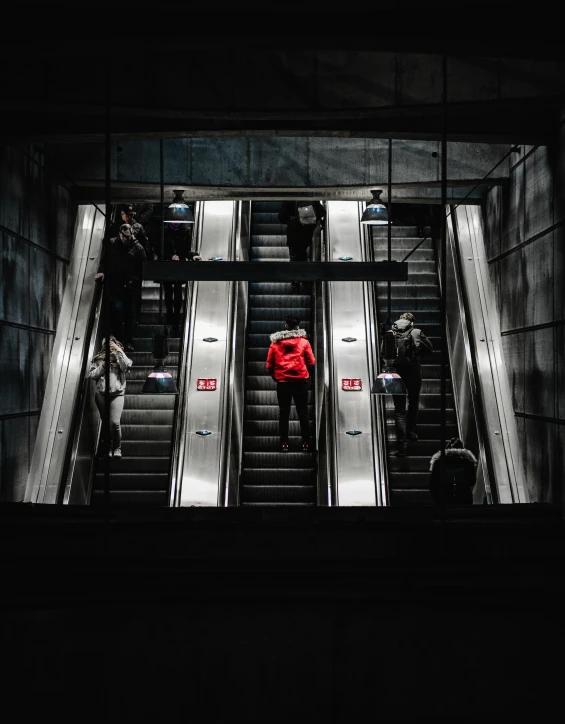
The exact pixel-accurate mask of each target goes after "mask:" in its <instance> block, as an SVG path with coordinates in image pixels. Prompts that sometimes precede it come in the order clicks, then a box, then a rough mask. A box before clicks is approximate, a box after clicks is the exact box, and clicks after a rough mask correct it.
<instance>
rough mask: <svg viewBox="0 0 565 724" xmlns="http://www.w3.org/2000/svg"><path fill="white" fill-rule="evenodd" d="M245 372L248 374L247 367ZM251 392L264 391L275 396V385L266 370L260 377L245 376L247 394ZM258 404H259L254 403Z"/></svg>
mask: <svg viewBox="0 0 565 724" xmlns="http://www.w3.org/2000/svg"><path fill="white" fill-rule="evenodd" d="M264 368H265V365H263V369H264ZM247 371H248V373H249V365H248V368H247ZM251 390H264V391H271V392H274V393H275V394H276V390H277V383H276V382H275V381H274V380H273V379H272V377H271V376H270V375H269V374H267V372H266V370H265V371H264V374H262V375H251V374H248V375H247V394H249V392H250V391H251ZM255 404H260V403H255Z"/></svg>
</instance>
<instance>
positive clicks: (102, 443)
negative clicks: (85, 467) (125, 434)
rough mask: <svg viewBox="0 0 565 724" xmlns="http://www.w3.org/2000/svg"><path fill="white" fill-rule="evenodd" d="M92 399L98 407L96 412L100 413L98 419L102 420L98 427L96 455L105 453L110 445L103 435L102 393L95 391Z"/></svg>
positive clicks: (103, 407) (103, 406)
mask: <svg viewBox="0 0 565 724" xmlns="http://www.w3.org/2000/svg"><path fill="white" fill-rule="evenodd" d="M94 401H95V402H96V407H97V408H98V412H99V413H100V419H101V421H102V427H101V429H100V440H99V441H98V455H106V454H107V453H108V451H109V450H110V447H109V445H108V443H107V441H106V439H105V437H104V409H105V405H104V393H103V392H97V393H96V395H95V396H94ZM110 429H111V425H110Z"/></svg>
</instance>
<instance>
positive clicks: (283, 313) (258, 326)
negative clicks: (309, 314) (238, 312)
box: [247, 308, 310, 335]
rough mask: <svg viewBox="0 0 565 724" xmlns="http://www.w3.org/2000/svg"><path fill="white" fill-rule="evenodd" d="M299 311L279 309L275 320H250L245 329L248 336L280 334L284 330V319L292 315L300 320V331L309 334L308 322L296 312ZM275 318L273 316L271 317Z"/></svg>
mask: <svg viewBox="0 0 565 724" xmlns="http://www.w3.org/2000/svg"><path fill="white" fill-rule="evenodd" d="M299 311H300V310H296V309H292V308H291V309H288V310H286V309H279V310H278V316H276V318H275V319H270V320H259V319H258V320H252V321H250V322H249V323H248V325H247V328H248V331H249V332H250V334H269V335H270V334H274V333H275V332H280V331H282V330H283V329H284V323H285V319H286V318H287V317H288V316H289V314H292V315H294V316H295V317H298V319H300V327H301V328H302V329H305V330H306V333H307V334H309V333H310V322H309V321H307V320H304V317H303V316H302V315H300V314H299V313H298V312H299ZM273 316H275V315H273Z"/></svg>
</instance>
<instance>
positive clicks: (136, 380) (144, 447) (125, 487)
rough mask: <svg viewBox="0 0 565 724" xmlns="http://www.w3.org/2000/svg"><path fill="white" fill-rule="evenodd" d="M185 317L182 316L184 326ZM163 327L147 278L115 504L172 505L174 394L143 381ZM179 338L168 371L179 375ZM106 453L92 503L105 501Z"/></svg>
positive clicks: (116, 461)
mask: <svg viewBox="0 0 565 724" xmlns="http://www.w3.org/2000/svg"><path fill="white" fill-rule="evenodd" d="M183 323H184V319H182V320H181V325H180V326H181V328H182V326H183ZM162 330H163V325H162V324H160V323H159V285H158V284H155V283H153V282H151V281H145V282H144V283H143V288H142V305H141V314H140V319H139V324H138V325H137V327H136V330H135V334H136V336H135V337H134V339H133V346H134V347H135V352H131V353H129V357H130V359H131V360H132V361H133V365H132V367H131V370H130V372H129V375H128V381H127V386H126V394H125V402H124V411H123V413H122V419H121V423H122V454H123V457H121V458H111V459H110V473H111V474H110V504H111V505H120V504H121V505H167V504H168V489H169V466H170V457H171V439H172V434H173V418H174V413H175V402H176V395H175V394H158V395H150V394H142V388H143V384H144V382H145V380H146V378H147V376H148V375H149V373H150V372H151V371H152V369H153V366H154V364H155V362H154V359H153V355H152V349H153V337H154V336H155V335H156V334H157V333H158V332H161V331H162ZM179 349H180V338H179V337H178V336H175V337H170V341H169V356H168V358H167V370H168V371H169V372H170V374H171V375H172V376H173V377H174V378H175V379H176V378H177V374H178V361H179ZM104 469H105V461H104V459H103V458H101V457H98V458H97V459H96V467H95V476H94V484H93V490H92V495H91V504H94V505H96V504H101V502H102V499H103V491H104Z"/></svg>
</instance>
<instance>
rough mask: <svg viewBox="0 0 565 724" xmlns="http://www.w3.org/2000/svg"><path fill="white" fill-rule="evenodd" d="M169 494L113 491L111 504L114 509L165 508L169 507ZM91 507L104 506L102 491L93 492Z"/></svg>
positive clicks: (152, 491) (110, 499)
mask: <svg viewBox="0 0 565 724" xmlns="http://www.w3.org/2000/svg"><path fill="white" fill-rule="evenodd" d="M168 502H169V501H168V494H167V491H166V490H111V491H110V495H109V504H110V506H111V507H113V508H118V507H120V506H127V507H128V508H129V507H137V506H139V507H149V506H151V507H165V506H167V505H168ZM90 504H91V505H94V506H96V507H100V506H102V505H103V504H104V493H103V491H102V490H93V491H92V497H91V501H90Z"/></svg>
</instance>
